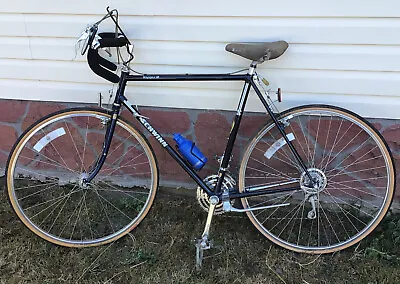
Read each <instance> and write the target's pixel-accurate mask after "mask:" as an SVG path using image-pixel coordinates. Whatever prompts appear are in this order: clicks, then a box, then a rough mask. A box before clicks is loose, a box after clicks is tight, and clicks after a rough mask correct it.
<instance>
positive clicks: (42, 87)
mask: <svg viewBox="0 0 400 284" xmlns="http://www.w3.org/2000/svg"><path fill="white" fill-rule="evenodd" d="M1 2H4V3H1V7H2V9H1V12H0V88H1V92H0V98H5V99H30V100H48V101H71V102H95V101H97V94H98V93H99V92H106V91H107V90H108V88H109V84H108V83H107V82H106V81H104V80H103V79H101V78H98V77H96V75H94V74H93V73H91V71H90V69H89V68H88V66H87V65H86V63H85V58H84V57H80V56H78V57H77V58H76V59H75V60H72V59H73V58H74V56H75V55H74V54H75V51H74V43H75V40H76V38H77V36H79V34H80V32H81V31H82V29H83V28H84V27H85V26H86V24H87V23H91V22H94V21H95V20H97V19H99V18H100V17H101V15H102V14H104V8H105V7H106V6H107V5H110V6H111V7H116V8H118V9H119V11H120V14H121V18H120V23H121V25H122V27H123V28H124V29H125V31H126V32H127V35H128V37H129V38H130V39H131V41H132V42H134V44H135V55H136V59H135V61H134V65H133V66H132V67H133V68H134V69H136V70H138V71H141V72H147V73H151V72H153V73H163V72H170V73H186V72H189V73H195V72H204V73H208V72H209V73H215V72H231V71H234V70H236V69H241V68H244V67H247V66H248V61H247V60H245V59H242V58H240V57H238V56H235V55H233V54H230V53H227V52H226V51H224V47H225V44H226V43H229V42H240V41H246V42H260V41H270V40H279V39H283V40H286V41H288V42H289V44H290V47H289V49H288V51H287V53H285V54H284V56H282V57H281V58H279V59H277V60H274V61H271V62H267V63H264V64H262V65H261V66H260V70H259V72H260V74H262V75H263V76H264V77H266V78H267V79H268V80H269V81H270V82H271V87H272V88H276V87H281V88H282V90H283V99H284V103H283V104H282V108H287V107H289V106H293V105H300V104H305V103H316V102H319V103H328V104H335V105H341V106H344V107H346V108H349V109H352V110H354V111H356V112H358V113H360V114H362V115H364V116H369V117H382V118H400V111H399V110H400V2H398V1H397V0H392V1H372V0H364V1H361V0H352V1H348V0H346V1H344V0H336V1H320V0H304V1H295V0H280V1H262V0H253V1H247V2H245V1H240V0H230V1H222V0H219V1H218V0H202V1H189V0H186V1H181V0H169V1H161V0H147V1H122V0H120V1H105V0H101V1H100V0H91V1H76V0H70V1H62V2H61V1H54V0H43V1H28V0H19V1H15V0H14V1H4V0H3V1H1ZM108 27H111V26H108ZM103 30H107V26H103ZM240 90H241V86H240V84H239V83H208V84H206V83H202V82H196V83H179V82H170V83H156V84H154V83H147V82H144V83H138V84H130V85H129V87H128V89H127V91H128V94H129V97H130V98H131V99H132V100H133V101H135V102H137V103H138V104H145V105H154V106H166V107H184V108H214V109H227V110H232V109H234V108H235V107H236V104H237V101H238V95H239V93H240ZM249 102H250V104H249V107H248V110H252V111H254V110H255V111H257V110H261V108H260V106H259V103H258V101H257V99H256V97H255V96H252V98H251V99H250V101H249Z"/></svg>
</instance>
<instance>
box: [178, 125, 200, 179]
mask: <svg viewBox="0 0 400 284" xmlns="http://www.w3.org/2000/svg"><path fill="white" fill-rule="evenodd" d="M174 140H175V142H176V146H177V148H178V151H179V153H181V154H182V156H184V157H185V158H186V160H187V161H188V162H189V163H190V164H191V165H192V166H193V168H195V169H196V170H197V171H198V170H201V168H202V167H204V165H205V164H206V163H207V158H206V157H205V156H204V154H203V153H202V152H201V151H200V149H199V148H197V147H196V146H195V145H194V143H193V142H192V141H190V140H188V139H186V138H184V137H183V136H182V135H181V134H179V133H175V134H174Z"/></svg>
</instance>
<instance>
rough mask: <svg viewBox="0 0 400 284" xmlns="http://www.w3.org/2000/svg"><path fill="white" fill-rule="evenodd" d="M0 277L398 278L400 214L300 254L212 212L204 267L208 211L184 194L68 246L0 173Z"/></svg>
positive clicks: (165, 197) (163, 198) (241, 221)
mask: <svg viewBox="0 0 400 284" xmlns="http://www.w3.org/2000/svg"><path fill="white" fill-rule="evenodd" d="M0 182H1V187H2V190H1V191H0V245H1V250H0V283H1V284H3V283H109V284H110V283H252V284H253V283H305V284H306V283H379V284H381V283H400V216H399V215H395V214H389V215H388V216H387V217H386V218H385V220H384V222H383V223H382V224H381V225H380V226H379V227H378V228H377V229H376V230H375V232H374V233H373V234H372V235H371V236H369V237H368V238H366V239H365V240H363V241H362V242H361V243H360V244H359V245H357V246H353V247H351V248H349V249H347V250H345V251H342V252H338V253H334V254H330V255H305V254H298V253H293V252H291V251H288V250H285V249H282V248H280V247H277V246H276V245H274V244H272V243H271V242H269V241H268V240H267V239H265V238H264V237H263V236H262V235H261V234H260V233H258V231H257V230H256V229H255V228H254V227H253V226H252V225H251V223H250V221H248V219H247V217H246V215H234V214H228V215H222V216H217V217H215V218H214V222H213V224H212V232H211V233H212V238H213V239H214V244H215V248H214V249H212V250H211V251H207V252H206V257H207V258H206V259H205V260H204V265H203V268H202V270H201V271H197V270H196V269H195V266H194V260H195V258H194V257H195V248H194V241H193V240H194V239H196V238H197V237H199V236H200V234H201V233H202V230H203V226H204V223H205V219H206V213H205V212H204V211H203V210H202V209H201V208H200V207H199V206H198V204H197V201H196V200H195V198H194V197H190V196H189V195H190V194H189V195H188V194H183V195H176V194H166V192H165V191H162V192H160V193H159V195H158V197H157V198H156V201H155V204H154V207H153V208H152V210H151V211H150V213H149V215H148V216H147V217H146V218H145V220H144V221H143V222H142V223H141V224H140V225H139V227H138V228H136V229H135V230H134V231H132V232H131V233H130V234H129V235H128V236H126V237H123V238H122V239H121V240H118V241H116V242H114V243H111V244H109V245H105V246H101V247H95V248H85V249H72V248H64V247H60V246H56V245H53V244H51V243H48V242H46V241H44V240H42V239H40V238H38V237H36V235H34V234H33V233H31V232H30V231H29V230H28V229H27V228H26V227H25V226H23V224H22V223H21V222H20V221H19V220H18V218H17V217H16V215H15V214H14V213H13V211H12V209H11V208H10V206H9V204H8V201H7V197H6V195H5V191H4V185H3V184H4V178H1V179H0Z"/></svg>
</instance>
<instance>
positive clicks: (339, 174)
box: [239, 105, 396, 254]
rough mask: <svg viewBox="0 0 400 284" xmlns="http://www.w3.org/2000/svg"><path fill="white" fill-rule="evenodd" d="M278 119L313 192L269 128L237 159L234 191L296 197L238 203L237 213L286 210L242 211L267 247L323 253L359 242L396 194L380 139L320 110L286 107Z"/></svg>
mask: <svg viewBox="0 0 400 284" xmlns="http://www.w3.org/2000/svg"><path fill="white" fill-rule="evenodd" d="M278 120H279V122H280V124H281V126H283V127H284V129H285V132H286V136H287V137H288V138H289V140H291V141H292V144H293V145H294V147H295V148H296V149H297V152H298V153H299V155H300V156H301V158H302V159H303V161H304V162H305V165H306V167H307V171H308V172H309V173H310V175H311V176H312V178H313V180H314V181H315V182H316V184H317V185H316V187H315V188H310V187H309V183H308V177H307V175H306V174H305V172H304V171H303V170H302V169H301V167H300V166H299V165H298V163H297V162H295V161H296V160H295V158H294V156H293V154H292V153H291V152H290V150H289V147H288V146H287V144H286V142H285V141H284V139H283V137H282V136H281V134H280V133H279V132H278V129H277V127H276V126H275V124H274V123H273V122H272V121H270V122H269V123H267V124H266V125H265V126H264V127H263V128H262V129H261V130H260V132H258V134H256V135H255V137H254V138H253V139H252V140H251V141H250V143H249V146H248V148H247V149H246V151H245V153H244V157H243V160H242V163H241V166H240V172H239V191H240V192H246V191H251V190H256V189H260V188H261V189H267V190H268V189H271V190H272V189H279V188H284V187H286V188H288V187H295V186H297V188H299V185H300V188H301V190H296V191H287V192H281V193H275V194H267V195H262V196H257V197H248V198H242V199H241V201H242V205H243V207H244V208H253V209H254V208H255V207H259V206H266V205H277V204H285V203H286V204H289V205H286V206H282V207H274V208H270V209H264V210H256V211H248V212H247V216H248V217H249V219H250V221H251V222H252V223H253V225H254V226H255V227H256V228H257V229H258V230H259V231H260V232H261V233H262V234H263V235H264V236H266V237H267V238H268V239H269V240H271V241H272V242H274V243H276V244H278V245H279V246H282V247H284V248H287V249H290V250H293V251H296V252H305V253H315V254H320V253H330V252H334V251H338V250H341V249H345V248H347V247H349V246H351V245H354V244H355V243H357V242H359V241H360V240H362V239H363V238H364V237H366V236H367V235H368V234H369V233H371V232H372V231H373V230H374V228H375V227H376V226H377V225H378V224H379V222H380V221H381V220H382V218H383V217H384V216H385V214H386V213H387V211H388V209H389V207H390V204H391V202H392V199H393V194H394V190H395V182H396V181H395V176H396V174H395V167H394V162H393V158H392V155H391V152H390V150H389V147H388V146H387V143H386V142H385V140H384V138H383V137H382V135H381V134H380V133H379V132H378V131H377V130H376V129H375V128H374V127H373V126H372V125H371V124H370V123H369V122H368V121H366V120H365V119H363V118H362V117H360V116H359V115H357V114H355V113H353V112H351V111H348V110H345V109H342V108H339V107H333V106H327V105H307V106H301V107H296V108H292V109H289V110H287V111H285V112H284V113H282V114H281V115H280V116H279V118H278ZM277 183H282V184H281V185H277ZM273 184H275V186H272V185H273ZM313 204H314V205H313Z"/></svg>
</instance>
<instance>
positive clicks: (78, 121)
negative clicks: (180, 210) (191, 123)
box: [6, 108, 158, 247]
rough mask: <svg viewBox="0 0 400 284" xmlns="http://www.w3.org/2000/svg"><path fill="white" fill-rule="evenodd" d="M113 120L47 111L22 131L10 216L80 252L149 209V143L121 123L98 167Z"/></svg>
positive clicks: (152, 186) (10, 172) (87, 111)
mask: <svg viewBox="0 0 400 284" xmlns="http://www.w3.org/2000/svg"><path fill="white" fill-rule="evenodd" d="M110 121H111V115H110V114H109V113H108V112H106V111H104V110H99V109H94V108H80V109H67V110H63V111H59V112H56V113H53V114H50V115H48V116H46V117H44V118H43V119H41V120H39V121H38V122H36V123H35V124H34V125H32V126H31V127H30V128H29V129H28V130H27V131H25V132H24V133H23V134H22V135H21V137H20V138H19V139H18V141H17V142H16V144H15V145H14V147H13V149H12V151H11V153H10V156H9V160H8V163H7V168H6V174H7V193H8V197H9V200H10V202H11V205H12V207H13V209H14V211H15V212H16V213H17V215H18V216H19V218H20V219H21V220H22V222H23V223H24V224H25V225H26V226H27V227H28V228H29V229H30V230H31V231H33V232H34V233H35V234H37V235H39V236H40V237H42V238H44V239H46V240H48V241H50V242H53V243H55V244H58V245H63V246H71V247H85V246H94V245H100V244H105V243H108V242H111V241H114V240H116V239H118V238H120V237H122V236H123V235H125V234H126V233H128V232H129V231H130V230H131V229H133V228H134V227H136V226H137V225H138V224H139V223H140V221H141V220H142V219H143V218H144V217H145V216H146V214H147V212H148V211H149V209H150V207H151V205H152V203H153V200H154V197H155V194H156V189H157V185H158V171H157V164H156V160H155V158H154V155H153V151H152V149H151V148H150V146H149V144H148V142H147V140H146V139H145V138H144V137H143V136H142V135H141V134H140V133H139V132H138V131H137V130H135V129H134V128H133V127H132V126H131V125H130V124H128V123H127V122H126V121H124V120H122V119H118V121H117V124H116V127H115V132H114V136H113V138H112V143H111V146H110V150H109V152H108V155H107V158H106V160H105V163H104V165H103V167H102V168H101V170H100V172H99V173H98V174H97V176H96V177H95V178H94V179H93V180H92V181H91V183H90V184H86V183H85V181H84V180H85V178H87V177H88V175H89V173H90V171H91V170H92V169H93V168H94V166H95V164H96V161H97V160H98V159H99V157H100V155H101V153H102V148H103V142H104V138H105V133H106V130H107V126H108V124H109V123H110Z"/></svg>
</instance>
